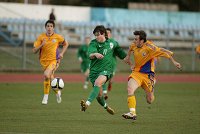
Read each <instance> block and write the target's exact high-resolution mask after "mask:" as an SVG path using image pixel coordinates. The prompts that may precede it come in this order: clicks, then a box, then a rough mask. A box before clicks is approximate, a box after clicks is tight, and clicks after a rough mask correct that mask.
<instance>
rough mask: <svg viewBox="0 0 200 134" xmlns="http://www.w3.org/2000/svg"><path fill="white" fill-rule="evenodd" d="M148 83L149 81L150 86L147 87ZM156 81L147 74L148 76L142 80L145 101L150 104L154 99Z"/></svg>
mask: <svg viewBox="0 0 200 134" xmlns="http://www.w3.org/2000/svg"><path fill="white" fill-rule="evenodd" d="M149 83H151V86H150V87H149ZM155 83H156V80H155V78H154V77H153V76H152V75H151V76H150V75H148V78H146V80H145V81H144V85H143V88H144V90H145V92H146V100H147V103H149V104H151V103H152V102H153V101H154V100H155V96H154V85H155Z"/></svg>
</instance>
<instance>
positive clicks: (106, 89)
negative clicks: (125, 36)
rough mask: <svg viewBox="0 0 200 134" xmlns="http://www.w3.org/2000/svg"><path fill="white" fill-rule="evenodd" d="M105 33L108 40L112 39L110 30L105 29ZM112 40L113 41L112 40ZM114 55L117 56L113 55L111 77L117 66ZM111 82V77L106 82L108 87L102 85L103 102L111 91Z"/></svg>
mask: <svg viewBox="0 0 200 134" xmlns="http://www.w3.org/2000/svg"><path fill="white" fill-rule="evenodd" d="M106 32H107V37H108V39H113V38H112V30H111V29H110V28H106ZM113 40H114V39H113ZM116 55H117V54H115V53H114V54H113V58H112V59H113V76H114V75H115V72H116V66H117V58H116ZM112 82H113V77H112V78H110V79H109V81H108V86H106V84H104V85H103V86H102V88H103V94H104V98H105V100H107V99H108V94H107V91H111V89H112Z"/></svg>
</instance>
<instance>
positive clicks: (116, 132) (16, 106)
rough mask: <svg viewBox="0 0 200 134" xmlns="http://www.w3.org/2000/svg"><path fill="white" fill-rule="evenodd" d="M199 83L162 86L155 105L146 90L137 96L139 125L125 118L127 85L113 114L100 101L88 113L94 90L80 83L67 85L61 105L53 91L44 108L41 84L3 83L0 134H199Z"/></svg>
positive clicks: (116, 95) (113, 96)
mask: <svg viewBox="0 0 200 134" xmlns="http://www.w3.org/2000/svg"><path fill="white" fill-rule="evenodd" d="M199 87H200V84H199V83H195V84H194V83H193V84H189V83H184V84H183V83H176V84H174V83H173V84H172V83H169V84H168V83H165V84H164V83H158V84H157V85H156V89H155V96H156V99H155V102H154V103H153V104H151V105H149V104H147V103H146V100H145V94H144V91H143V90H142V89H138V90H137V92H136V99H137V115H138V118H137V120H136V121H134V122H133V121H132V120H125V119H123V118H122V117H121V114H122V113H124V112H128V108H127V102H126V100H127V98H126V96H127V91H126V90H125V89H126V84H123V83H114V87H113V90H112V91H111V92H110V93H109V99H108V104H109V105H110V106H111V107H112V108H113V109H115V111H116V114H115V115H109V114H108V113H107V112H106V111H105V110H104V109H103V108H102V107H101V106H100V105H99V104H98V103H97V102H96V100H95V101H94V102H93V103H92V105H91V106H90V107H89V108H88V109H87V111H86V112H81V111H80V104H79V103H80V100H81V99H86V98H87V96H88V95H89V93H90V91H91V87H90V89H88V90H83V89H82V84H81V83H72V84H69V83H66V84H65V89H64V90H63V95H62V99H63V102H62V103H61V104H57V103H56V96H55V94H54V93H53V92H51V94H50V96H49V103H48V105H41V100H42V94H43V91H42V84H41V83H36V84H27V83H26V84H24V83H15V84H13V83H1V84H0V92H1V93H0V133H1V134H104V133H108V134H133V133H134V134H197V133H200V127H199V126H200V99H199V97H200V88H199Z"/></svg>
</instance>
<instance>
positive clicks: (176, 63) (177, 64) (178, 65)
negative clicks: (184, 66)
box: [174, 62, 181, 70]
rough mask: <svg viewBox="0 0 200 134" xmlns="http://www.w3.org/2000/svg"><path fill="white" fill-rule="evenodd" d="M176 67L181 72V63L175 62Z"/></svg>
mask: <svg viewBox="0 0 200 134" xmlns="http://www.w3.org/2000/svg"><path fill="white" fill-rule="evenodd" d="M174 65H175V66H176V67H177V68H178V69H180V70H181V64H180V63H178V62H174Z"/></svg>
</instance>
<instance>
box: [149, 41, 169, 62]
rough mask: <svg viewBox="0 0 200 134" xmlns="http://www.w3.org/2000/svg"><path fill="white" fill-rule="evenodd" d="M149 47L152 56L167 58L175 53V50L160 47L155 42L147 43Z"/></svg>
mask: <svg viewBox="0 0 200 134" xmlns="http://www.w3.org/2000/svg"><path fill="white" fill-rule="evenodd" d="M146 45H147V47H148V48H149V49H150V52H151V53H150V56H151V57H165V58H170V57H171V56H172V55H173V52H171V51H169V50H167V49H164V48H159V47H157V46H155V45H154V44H149V43H147V44H146Z"/></svg>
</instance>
